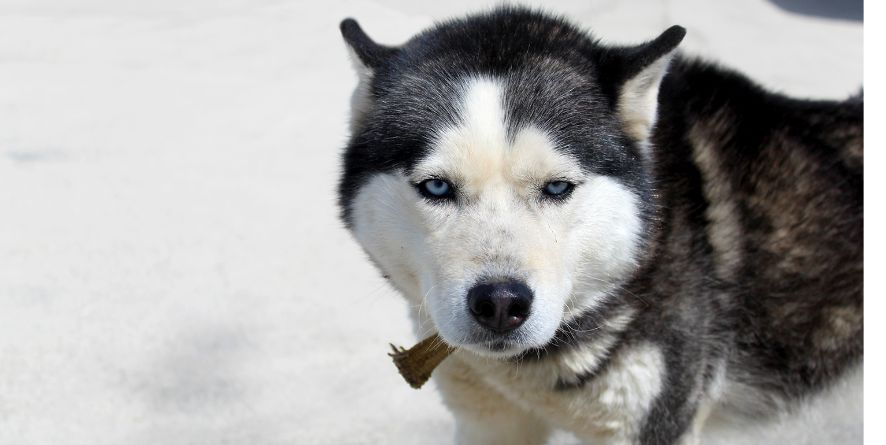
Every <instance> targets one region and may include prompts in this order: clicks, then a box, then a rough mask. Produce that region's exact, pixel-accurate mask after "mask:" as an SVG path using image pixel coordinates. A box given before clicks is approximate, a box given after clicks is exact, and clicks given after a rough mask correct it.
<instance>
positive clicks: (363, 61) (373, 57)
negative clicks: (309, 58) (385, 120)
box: [339, 18, 398, 134]
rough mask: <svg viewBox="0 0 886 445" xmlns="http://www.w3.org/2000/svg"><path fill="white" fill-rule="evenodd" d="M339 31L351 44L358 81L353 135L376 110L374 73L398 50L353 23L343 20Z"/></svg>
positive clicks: (350, 49)
mask: <svg viewBox="0 0 886 445" xmlns="http://www.w3.org/2000/svg"><path fill="white" fill-rule="evenodd" d="M339 28H340V29H341V35H342V37H344V39H345V43H347V44H348V49H349V51H348V52H349V53H350V54H351V62H352V64H353V65H354V70H355V71H357V76H358V78H359V81H358V83H357V88H355V89H354V93H353V94H351V133H352V134H354V133H356V132H357V131H358V129H359V128H361V127H362V126H363V123H364V121H365V120H366V116H367V115H368V114H369V112H370V111H371V110H372V108H373V107H374V106H375V99H374V98H373V96H372V94H371V92H370V91H371V87H370V84H371V83H372V78H373V76H374V75H375V69H376V68H378V66H379V65H380V64H381V63H382V62H383V61H385V60H386V59H387V58H389V57H391V56H393V55H394V54H396V53H397V51H398V50H397V49H396V48H391V47H389V46H384V45H379V44H378V43H375V42H374V41H373V40H372V39H371V38H369V36H368V35H366V33H365V32H363V29H361V28H360V25H359V24H357V21H356V20H354V19H350V18H348V19H344V20H342V22H341V25H340V26H339Z"/></svg>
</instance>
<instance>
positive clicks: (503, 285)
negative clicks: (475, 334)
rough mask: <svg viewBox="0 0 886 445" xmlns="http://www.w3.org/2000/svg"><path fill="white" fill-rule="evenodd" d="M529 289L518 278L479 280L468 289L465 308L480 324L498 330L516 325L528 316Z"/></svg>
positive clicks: (504, 329)
mask: <svg viewBox="0 0 886 445" xmlns="http://www.w3.org/2000/svg"><path fill="white" fill-rule="evenodd" d="M530 306H532V289H529V286H527V285H526V284H525V283H523V282H522V281H516V280H508V281H501V282H496V283H482V284H478V285H476V286H474V287H472V288H471V290H469V291H468V308H469V309H470V310H471V315H473V316H474V318H475V319H477V321H478V322H480V324H481V325H483V326H485V327H487V328H489V329H491V330H493V331H495V332H498V333H504V332H507V331H510V330H513V329H516V328H517V327H519V326H520V325H521V324H523V322H524V321H526V318H527V317H529V308H530Z"/></svg>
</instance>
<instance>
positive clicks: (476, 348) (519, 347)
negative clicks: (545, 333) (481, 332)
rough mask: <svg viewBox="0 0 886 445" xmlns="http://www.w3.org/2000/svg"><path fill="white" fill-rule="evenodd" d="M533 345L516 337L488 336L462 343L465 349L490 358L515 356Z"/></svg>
mask: <svg viewBox="0 0 886 445" xmlns="http://www.w3.org/2000/svg"><path fill="white" fill-rule="evenodd" d="M531 347H532V346H531V345H528V344H525V343H523V342H522V341H519V340H518V339H516V338H487V339H482V340H479V341H475V342H471V343H465V344H463V345H461V348H463V349H466V350H468V351H471V352H474V353H476V354H478V355H481V356H484V357H490V358H509V357H513V356H515V355H519V354H520V353H522V352H524V351H526V350H527V349H530V348H531Z"/></svg>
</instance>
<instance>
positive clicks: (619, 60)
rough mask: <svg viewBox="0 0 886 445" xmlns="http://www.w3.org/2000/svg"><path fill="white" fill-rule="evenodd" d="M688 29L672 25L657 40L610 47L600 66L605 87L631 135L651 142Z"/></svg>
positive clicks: (599, 63)
mask: <svg viewBox="0 0 886 445" xmlns="http://www.w3.org/2000/svg"><path fill="white" fill-rule="evenodd" d="M685 35H686V29H685V28H683V27H681V26H672V27H670V28H668V29H667V30H666V31H665V32H663V33H662V34H661V35H660V36H658V37H657V38H655V40H652V41H649V42H646V43H643V44H640V45H637V46H632V47H626V48H625V47H618V48H607V49H605V50H604V51H603V52H602V53H601V54H600V56H599V57H598V60H597V63H598V67H599V73H600V77H601V79H600V81H601V85H603V87H604V90H608V92H609V93H610V94H611V95H612V96H613V99H614V102H615V106H616V113H617V114H618V117H619V119H621V121H622V124H623V125H624V128H625V131H626V132H627V133H628V136H630V137H631V138H633V139H634V140H636V141H637V142H645V141H647V140H648V139H649V136H650V134H651V132H652V127H653V125H655V117H656V112H657V110H658V88H659V86H660V85H661V79H662V78H663V77H664V75H665V72H666V71H667V68H668V65H669V64H670V62H671V59H672V58H673V56H674V53H675V52H676V49H677V45H679V44H680V42H681V41H682V40H683V37H684V36H685Z"/></svg>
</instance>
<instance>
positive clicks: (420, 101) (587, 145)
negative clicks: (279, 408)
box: [341, 11, 682, 357]
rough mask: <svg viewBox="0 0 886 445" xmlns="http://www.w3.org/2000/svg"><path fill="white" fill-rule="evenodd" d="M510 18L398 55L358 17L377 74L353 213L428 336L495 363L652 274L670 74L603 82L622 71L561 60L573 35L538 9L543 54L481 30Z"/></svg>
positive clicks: (366, 105) (450, 28)
mask: <svg viewBox="0 0 886 445" xmlns="http://www.w3.org/2000/svg"><path fill="white" fill-rule="evenodd" d="M505 13H507V14H511V15H513V14H514V11H506V12H502V11H499V12H496V13H493V14H490V15H486V16H480V17H479V18H475V19H473V21H472V20H468V21H464V22H454V23H450V24H447V25H442V26H441V27H438V28H437V29H436V30H434V31H431V32H430V33H425V34H423V35H421V36H420V37H419V38H416V39H414V40H413V41H410V42H409V43H407V44H406V45H404V46H403V47H401V48H398V49H393V48H386V47H380V46H378V45H375V44H374V43H371V41H369V40H368V37H365V34H362V31H360V30H359V28H357V27H356V24H355V23H354V22H345V23H343V32H344V34H345V37H346V39H347V40H348V42H349V43H350V44H351V47H352V48H353V49H354V51H355V52H356V55H357V56H358V58H359V60H360V61H361V62H362V64H361V66H360V69H361V70H362V72H363V73H364V77H363V78H362V79H361V86H360V87H359V88H358V91H357V93H356V94H355V101H354V111H353V130H354V135H353V137H352V140H351V144H350V145H349V147H348V149H347V152H346V155H345V174H344V177H343V180H342V188H341V200H342V205H343V208H344V215H345V220H346V221H347V222H348V225H349V227H350V228H351V229H352V231H353V232H354V234H355V236H356V238H357V240H358V241H359V242H360V244H361V245H362V246H363V248H364V249H365V250H366V251H367V252H368V253H369V255H370V257H371V258H372V259H373V261H374V262H375V263H376V264H377V265H378V267H379V268H380V269H381V270H382V272H383V273H384V274H385V275H386V276H388V277H389V278H390V279H391V281H392V282H393V284H394V285H395V286H396V287H397V288H398V289H399V290H401V291H402V292H403V293H404V295H406V296H407V298H410V299H412V300H413V301H412V302H413V304H414V305H416V306H417V307H418V308H419V315H420V316H421V317H422V319H423V320H422V321H423V322H425V323H430V324H432V326H427V328H428V330H432V329H433V330H437V331H439V333H440V335H441V336H442V337H443V339H444V340H445V341H446V342H447V343H449V344H451V345H453V346H457V347H462V348H465V349H469V350H472V351H474V352H477V353H479V354H482V355H487V356H494V357H508V356H513V355H516V354H519V353H521V352H523V351H525V350H527V349H530V348H541V347H544V346H545V345H546V344H548V343H549V342H550V341H551V339H552V338H553V337H554V335H555V333H556V332H557V330H558V329H563V328H564V326H565V325H567V324H568V323H569V321H570V319H571V318H572V317H575V316H577V315H578V314H580V313H581V312H583V311H585V310H589V309H591V308H593V307H594V306H595V305H597V304H599V303H601V302H602V301H603V300H604V299H605V298H607V293H608V292H610V291H612V290H613V289H614V288H615V287H617V286H618V285H619V284H620V283H622V282H623V281H624V280H625V278H626V277H628V276H629V274H630V273H631V272H632V271H633V270H634V268H635V267H636V263H637V257H638V255H639V252H640V250H641V249H642V244H643V240H644V235H645V232H646V230H647V229H646V225H647V222H646V217H645V215H646V212H647V210H648V206H649V202H648V195H649V193H648V179H647V178H646V174H645V169H644V164H645V159H646V157H647V156H648V153H646V152H645V151H644V150H645V149H644V146H645V144H646V138H647V137H648V132H649V128H650V127H651V125H652V120H653V119H654V108H655V107H654V96H653V101H652V105H651V107H652V110H651V111H650V109H649V107H650V103H649V100H648V96H649V94H650V91H653V93H654V92H656V91H657V86H658V82H659V81H660V79H661V75H662V72H663V66H662V67H661V68H656V67H652V68H653V71H652V72H648V70H646V69H641V70H639V72H635V73H632V74H633V75H632V76H630V77H629V78H628V79H625V80H623V81H622V82H621V83H620V84H618V86H617V87H615V88H608V87H607V86H605V85H600V83H599V82H600V79H606V78H607V76H608V74H607V73H605V72H604V71H601V70H597V69H595V65H594V60H592V57H591V52H590V50H591V49H593V48H591V47H589V48H585V49H586V50H588V52H589V53H588V55H587V56H586V57H587V59H586V63H585V64H582V63H576V62H575V61H574V60H569V58H566V59H564V58H563V57H556V56H555V55H552V54H550V53H548V52H545V50H544V46H545V45H546V44H547V45H549V46H550V45H551V42H552V41H551V39H554V42H555V43H558V44H559V43H562V42H560V41H559V40H557V39H555V38H554V37H557V36H554V37H552V36H551V35H550V33H549V32H548V31H549V30H544V29H543V28H541V31H539V28H538V27H537V26H536V27H535V28H532V27H531V26H530V25H532V24H536V25H538V24H539V23H538V21H539V20H541V19H542V18H540V17H539V16H536V15H534V14H531V13H525V12H523V13H524V14H527V20H530V21H531V23H527V28H526V29H525V30H522V31H526V32H523V33H521V34H519V38H521V39H524V40H526V39H529V41H528V42H527V43H533V42H532V39H535V40H538V41H537V42H534V43H536V44H537V45H536V48H539V49H540V50H541V52H537V53H535V52H534V53H526V52H519V54H517V53H514V50H513V49H511V48H510V47H509V48H504V47H499V46H497V45H496V44H495V43H489V40H488V39H485V40H484V39H482V38H478V36H475V35H472V34H473V33H479V34H481V35H486V36H487V37H489V36H488V34H489V33H491V32H493V30H492V29H490V26H492V27H493V28H494V27H495V23H496V20H499V21H500V20H501V19H502V17H503V16H504V15H505ZM541 24H543V25H544V24H546V25H548V26H561V27H562V26H565V25H564V24H562V23H561V22H559V21H555V20H551V19H546V18H545V19H544V22H543V23H541ZM496 29H497V28H496ZM498 31H499V32H501V30H498ZM519 31H520V30H519V29H518V30H517V31H512V32H519ZM563 32H564V33H566V32H570V33H572V34H569V35H568V36H567V35H566V34H564V35H563V36H559V37H560V38H561V39H562V38H565V37H568V39H569V40H575V42H573V43H574V44H575V45H581V44H585V45H591V42H590V40H587V39H586V38H585V37H584V36H583V35H582V34H580V33H578V32H577V31H574V30H571V29H566V31H563ZM499 37H501V38H504V39H508V38H510V39H511V40H510V43H513V38H514V36H513V35H511V36H508V35H504V36H499ZM680 37H682V34H681V35H680ZM484 42H486V43H484ZM677 42H679V39H678V40H677ZM471 45H475V46H477V47H476V48H472V47H471ZM483 45H487V46H491V48H487V47H484V46H483ZM511 46H512V45H511ZM673 46H676V43H674V45H673ZM673 46H672V47H671V48H668V50H667V52H669V51H670V50H671V49H673ZM527 47H532V45H528V46H527ZM474 50H476V51H477V53H478V54H480V56H477V58H476V59H477V60H473V61H471V60H470V56H469V54H470V53H471V51H474ZM465 51H467V53H465ZM659 52H660V51H659ZM484 53H486V54H488V55H487V56H485V57H488V59H484V58H483V57H484V56H483V55H482V54H484ZM573 56H574V54H573ZM466 59H468V60H467V61H466ZM657 59H658V58H655V59H654V60H657ZM500 60H508V61H509V62H508V63H507V69H499V66H498V65H497V63H501V62H497V61H500ZM579 60H580V59H579ZM642 68H648V67H645V66H644V67H642ZM632 81H635V82H636V83H640V84H641V85H639V86H636V85H635V86H634V87H632V88H631V86H630V85H629V84H630V83H631V82H632ZM616 83H617V82H616ZM619 87H620V88H619ZM626 88H627V89H626ZM644 100H645V103H644ZM625 104H627V106H633V107H634V108H633V109H629V110H626V109H625Z"/></svg>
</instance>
